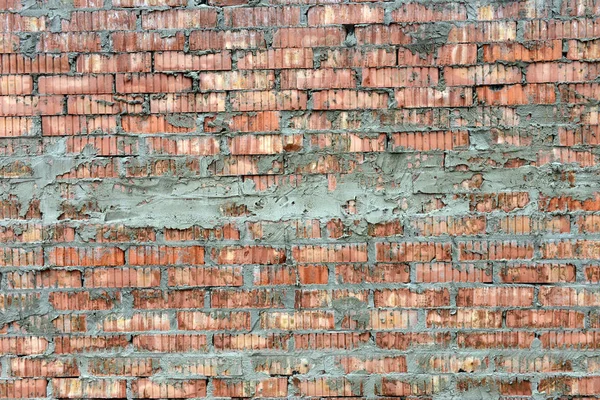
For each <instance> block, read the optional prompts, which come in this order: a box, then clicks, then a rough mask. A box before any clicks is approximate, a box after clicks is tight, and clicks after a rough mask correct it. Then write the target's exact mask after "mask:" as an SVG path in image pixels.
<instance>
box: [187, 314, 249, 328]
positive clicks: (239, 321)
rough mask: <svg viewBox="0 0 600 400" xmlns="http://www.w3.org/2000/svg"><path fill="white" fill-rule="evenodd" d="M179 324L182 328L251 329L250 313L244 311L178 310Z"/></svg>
mask: <svg viewBox="0 0 600 400" xmlns="http://www.w3.org/2000/svg"><path fill="white" fill-rule="evenodd" d="M177 324H178V326H179V329H181V330H193V331H205V330H207V331H213V330H228V331H239V330H250V313H249V312H243V311H236V312H225V311H213V312H210V313H205V312H200V311H179V312H177Z"/></svg>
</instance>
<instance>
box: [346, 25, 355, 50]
mask: <svg viewBox="0 0 600 400" xmlns="http://www.w3.org/2000/svg"><path fill="white" fill-rule="evenodd" d="M343 27H344V31H345V32H346V39H345V40H344V44H345V45H346V46H348V47H353V46H356V35H355V34H354V28H355V26H354V24H344V25H343Z"/></svg>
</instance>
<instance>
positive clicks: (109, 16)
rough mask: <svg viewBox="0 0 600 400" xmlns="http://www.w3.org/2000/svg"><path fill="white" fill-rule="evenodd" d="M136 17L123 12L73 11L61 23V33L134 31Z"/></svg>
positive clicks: (129, 12)
mask: <svg viewBox="0 0 600 400" xmlns="http://www.w3.org/2000/svg"><path fill="white" fill-rule="evenodd" d="M135 23H136V15H135V13H133V12H131V11H125V10H98V11H75V12H72V13H71V15H70V18H69V19H68V20H66V19H64V20H62V21H61V30H62V31H63V32H76V31H82V32H87V31H104V30H107V31H126V30H135Z"/></svg>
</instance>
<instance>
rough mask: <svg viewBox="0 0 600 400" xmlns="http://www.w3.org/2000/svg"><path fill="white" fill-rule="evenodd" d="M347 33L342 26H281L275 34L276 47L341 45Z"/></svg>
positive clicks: (274, 42) (274, 44) (274, 45)
mask: <svg viewBox="0 0 600 400" xmlns="http://www.w3.org/2000/svg"><path fill="white" fill-rule="evenodd" d="M345 37H346V35H345V33H344V30H343V29H342V28H341V27H339V28H338V27H324V28H317V27H313V28H279V29H277V30H276V31H275V33H274V34H273V47H275V48H302V47H325V46H340V45H342V43H343V42H344V39H345Z"/></svg>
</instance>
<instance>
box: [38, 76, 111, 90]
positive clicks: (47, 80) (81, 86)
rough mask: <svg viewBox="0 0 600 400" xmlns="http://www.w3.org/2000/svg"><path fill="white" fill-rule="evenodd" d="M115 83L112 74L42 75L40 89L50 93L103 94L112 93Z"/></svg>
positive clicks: (39, 82)
mask: <svg viewBox="0 0 600 400" xmlns="http://www.w3.org/2000/svg"><path fill="white" fill-rule="evenodd" d="M113 83H114V78H113V76H112V75H95V76H87V75H82V76H66V75H54V76H47V77H46V76H41V77H40V78H39V80H38V90H39V92H40V93H49V94H88V93H89V94H102V93H112V92H113Z"/></svg>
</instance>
